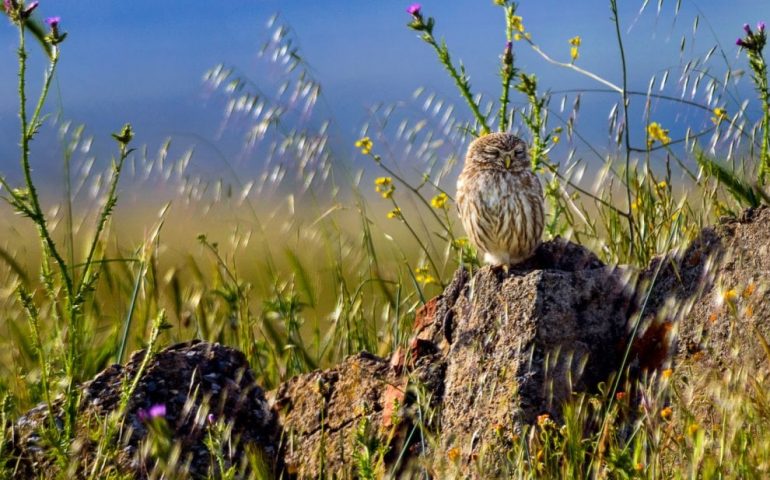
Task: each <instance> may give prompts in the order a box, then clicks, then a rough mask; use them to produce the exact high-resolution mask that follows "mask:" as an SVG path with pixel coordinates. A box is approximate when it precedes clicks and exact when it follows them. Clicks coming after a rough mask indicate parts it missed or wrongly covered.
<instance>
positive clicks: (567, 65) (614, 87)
mask: <svg viewBox="0 0 770 480" xmlns="http://www.w3.org/2000/svg"><path fill="white" fill-rule="evenodd" d="M527 41H528V42H529V45H530V46H531V47H532V50H534V51H535V52H536V53H537V54H538V55H540V56H541V57H543V60H545V61H546V62H548V63H550V64H552V65H557V66H559V67H564V68H569V69H570V70H574V71H576V72H577V73H579V74H581V75H584V76H586V77H588V78H590V79H592V80H595V81H597V82H599V83H601V84H602V85H605V86H607V87H609V88H611V89H612V90H614V91H615V92H617V93H620V94H623V92H624V91H625V89H623V88H621V87H619V86H617V85H615V84H614V83H612V82H610V81H609V80H606V79H604V78H602V77H600V76H599V75H596V74H595V73H592V72H589V71H588V70H584V69H582V68H580V67H578V66H577V65H575V64H574V63H565V62H560V61H558V60H554V59H553V58H551V57H549V56H548V54H547V53H545V52H544V51H543V50H541V49H540V47H538V46H537V45H536V44H535V43H534V42H532V41H531V40H527ZM624 63H625V60H624Z"/></svg>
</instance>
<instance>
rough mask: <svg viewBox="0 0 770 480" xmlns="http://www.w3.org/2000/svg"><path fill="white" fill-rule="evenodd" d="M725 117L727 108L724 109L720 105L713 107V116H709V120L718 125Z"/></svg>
mask: <svg viewBox="0 0 770 480" xmlns="http://www.w3.org/2000/svg"><path fill="white" fill-rule="evenodd" d="M726 118H727V110H725V109H724V108H722V107H717V108H715V109H714V116H713V117H711V121H712V122H714V125H719V124H720V123H722V120H724V119H726Z"/></svg>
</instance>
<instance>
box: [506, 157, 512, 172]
mask: <svg viewBox="0 0 770 480" xmlns="http://www.w3.org/2000/svg"><path fill="white" fill-rule="evenodd" d="M505 168H506V169H510V168H511V156H510V155H506V156H505Z"/></svg>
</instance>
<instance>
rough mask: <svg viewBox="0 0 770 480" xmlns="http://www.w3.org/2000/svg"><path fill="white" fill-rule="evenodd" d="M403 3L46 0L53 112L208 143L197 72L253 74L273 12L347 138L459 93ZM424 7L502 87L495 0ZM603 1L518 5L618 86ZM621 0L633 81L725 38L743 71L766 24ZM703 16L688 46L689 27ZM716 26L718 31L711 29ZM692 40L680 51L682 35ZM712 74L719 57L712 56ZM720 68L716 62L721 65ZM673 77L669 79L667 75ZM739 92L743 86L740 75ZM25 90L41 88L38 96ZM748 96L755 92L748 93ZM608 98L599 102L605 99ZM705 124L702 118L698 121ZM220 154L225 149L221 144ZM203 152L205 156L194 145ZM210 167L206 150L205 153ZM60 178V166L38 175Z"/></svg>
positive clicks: (756, 7)
mask: <svg viewBox="0 0 770 480" xmlns="http://www.w3.org/2000/svg"><path fill="white" fill-rule="evenodd" d="M407 3H409V2H394V1H392V0H387V1H372V0H368V1H361V2H352V1H340V0H324V1H316V0H313V1H309V0H302V1H291V0H283V1H278V0H251V1H245V0H242V1H234V2H210V1H208V2H204V1H200V0H185V1H184V2H158V1H149V0H132V1H130V2H125V1H123V2H118V1H109V0H98V1H97V0H77V1H65V0H42V1H41V4H40V7H39V9H38V11H39V15H40V18H43V17H45V16H49V15H59V16H61V17H62V23H61V26H62V29H63V30H65V31H67V32H69V37H68V38H67V40H66V41H65V43H64V44H63V52H62V60H61V67H60V71H59V77H58V83H57V85H56V90H55V91H54V92H53V95H52V97H51V101H50V102H49V105H48V111H49V112H51V113H60V114H61V115H62V116H63V117H64V118H67V119H70V120H72V121H73V122H75V123H85V124H86V125H87V128H88V130H89V131H90V132H91V133H92V134H94V135H95V136H96V140H95V145H96V146H97V147H96V150H95V151H97V152H99V151H100V150H99V146H100V145H105V146H106V148H107V147H110V141H109V139H108V138H105V137H108V133H109V132H111V131H114V130H117V129H118V128H119V127H120V125H122V123H123V122H125V121H131V122H132V123H133V125H134V128H135V130H136V132H137V140H138V141H139V142H140V143H146V144H149V145H151V146H157V145H158V144H159V143H160V142H161V140H162V139H163V138H164V137H166V136H169V135H171V136H175V137H177V138H179V140H178V141H179V143H184V142H186V141H189V142H192V141H193V140H191V138H192V136H193V135H195V136H199V137H203V138H206V139H207V140H210V141H212V142H217V141H219V140H217V136H216V130H217V126H218V125H219V122H220V120H221V102H216V101H213V100H212V99H211V97H209V96H207V95H205V93H204V89H203V87H202V82H201V78H202V75H203V73H204V71H205V70H207V69H208V68H210V67H212V66H214V65H216V64H218V63H221V62H223V63H225V64H228V65H234V66H237V67H238V68H239V69H240V71H242V72H244V73H245V74H246V75H248V76H250V77H251V78H252V79H254V80H255V81H257V82H259V81H260V79H261V78H262V75H263V73H264V72H261V71H260V63H259V61H258V60H257V52H258V50H259V48H260V46H261V45H262V43H263V42H264V41H265V39H266V37H267V35H268V31H267V29H266V27H265V24H266V22H267V19H268V18H269V17H270V16H271V15H272V14H273V13H276V12H280V14H281V18H282V19H283V21H284V22H286V23H288V24H289V25H291V27H292V28H293V30H294V35H295V36H296V38H297V39H298V41H299V45H300V48H301V53H302V54H303V55H304V57H305V58H306V59H307V61H308V62H309V63H310V65H311V66H312V67H313V71H314V73H315V74H316V78H317V79H318V80H319V81H320V82H321V83H322V85H323V87H324V92H325V99H326V102H327V105H329V108H330V109H331V112H329V115H330V116H331V117H333V119H334V121H335V122H336V131H337V132H339V134H340V136H341V137H342V138H339V139H337V140H338V141H340V142H343V143H344V142H349V141H352V139H354V138H355V137H356V135H357V132H358V131H359V129H360V127H361V124H362V123H363V122H364V120H365V119H366V108H367V107H368V106H371V105H373V104H375V103H377V102H381V101H382V102H394V101H400V100H407V99H408V98H409V97H410V95H411V93H412V92H413V91H414V90H415V89H416V88H417V87H419V86H425V87H427V88H428V89H430V90H433V91H436V92H438V93H439V94H441V95H443V96H444V97H446V98H448V99H451V100H456V103H457V105H458V107H459V108H458V109H457V112H458V114H459V115H466V114H467V111H466V109H465V108H464V107H463V105H461V104H460V102H459V99H458V97H457V94H456V91H455V90H454V88H453V85H452V83H451V81H450V80H449V79H448V78H447V77H446V75H445V74H444V72H443V70H442V68H441V66H440V65H439V64H438V62H437V60H436V58H435V56H434V54H433V52H431V51H430V50H429V48H428V47H427V45H425V44H424V43H422V42H421V41H419V40H418V39H417V38H416V35H415V33H414V32H412V31H410V30H409V29H407V28H406V27H405V24H406V23H407V21H408V20H409V18H408V15H407V14H406V13H405V8H406V6H407ZM422 3H423V9H424V11H425V12H426V13H427V14H428V15H431V16H434V17H436V19H437V22H438V24H437V28H436V35H437V36H440V37H445V38H446V40H447V42H448V43H449V45H450V47H451V50H452V53H453V56H454V58H455V59H458V60H459V59H461V60H462V61H463V62H464V64H465V65H466V67H467V69H468V71H469V72H470V73H471V76H472V83H473V86H474V88H475V89H476V90H477V91H483V92H486V93H487V94H489V95H491V96H493V97H494V96H496V95H497V94H498V87H497V85H498V79H497V76H496V75H497V68H498V62H499V60H498V55H499V54H500V51H501V48H502V45H503V42H504V38H503V33H502V16H501V14H500V11H499V8H497V7H494V6H493V5H492V2H491V0H489V1H487V0H484V1H481V0H452V1H446V0H443V1H440V0H428V1H424V2H422ZM608 3H609V2H607V1H604V0H582V1H574V0H573V1H565V0H540V1H530V0H525V1H522V2H520V7H519V13H520V14H521V15H522V16H523V17H524V23H525V25H526V26H527V28H528V29H529V30H530V31H532V32H533V35H534V36H535V37H534V38H535V41H536V42H537V43H538V44H539V45H541V46H542V48H543V49H544V50H545V51H547V52H549V53H550V54H552V55H553V56H554V57H557V58H560V59H562V60H566V59H568V55H569V45H568V44H567V40H568V39H569V38H570V37H572V36H574V35H581V36H582V38H583V47H582V48H581V58H580V59H579V62H578V63H579V64H580V65H581V66H582V67H584V68H586V69H588V70H591V71H594V72H596V73H597V74H600V75H603V76H606V77H607V78H608V79H610V80H611V81H613V82H619V81H620V74H619V60H618V55H617V46H616V43H615V39H614V27H613V25H612V23H611V22H610V20H609V18H610V11H609V6H608ZM620 3H621V4H622V11H621V15H622V23H623V28H624V38H625V40H626V46H627V49H628V51H627V55H628V58H629V59H630V60H629V63H630V65H629V70H630V74H631V78H632V81H631V85H630V86H631V87H632V88H637V89H641V90H645V89H646V88H647V83H648V81H649V79H650V77H651V75H654V74H659V73H660V72H661V71H662V70H663V69H664V68H667V67H672V66H675V65H679V64H681V63H682V62H683V59H684V61H686V60H687V59H689V58H693V57H696V56H699V55H702V54H704V53H705V52H706V51H707V50H708V49H709V48H711V47H712V46H713V45H715V44H716V43H717V42H720V43H721V44H722V46H723V47H724V49H725V52H726V56H727V60H728V61H729V62H730V63H731V64H732V65H733V66H745V61H744V60H743V59H742V58H740V57H739V56H738V55H737V54H736V52H737V50H736V48H735V46H734V41H735V38H736V37H737V36H738V35H739V34H740V33H741V26H742V24H743V23H745V22H750V23H752V24H754V23H756V21H757V20H762V19H766V20H770V6H768V2H767V0H737V1H731V2H725V1H722V0H708V1H705V0H701V1H694V0H684V1H683V2H682V11H681V12H680V14H679V16H678V17H677V18H676V20H674V18H673V10H674V8H675V4H676V2H675V1H674V0H666V1H665V2H664V3H663V11H662V12H661V13H660V15H657V12H656V5H655V3H656V2H651V3H652V5H650V6H649V7H648V9H647V11H645V12H644V13H643V14H641V15H640V14H639V13H638V12H639V8H640V6H641V4H642V2H641V0H638V1H631V0H626V1H622V2H620ZM699 12H700V13H701V14H702V15H703V16H702V17H701V20H700V26H699V32H698V35H697V36H696V39H697V40H696V41H695V42H694V43H693V42H692V36H691V35H690V32H691V31H692V27H693V21H694V18H695V16H696V15H698V14H699ZM710 28H713V30H714V33H712V32H711V31H710V30H709V29H710ZM683 34H684V35H685V37H686V38H687V44H686V48H685V53H684V55H682V56H680V53H679V45H680V39H681V37H682V35H683ZM516 47H517V50H516V53H517V66H518V67H519V68H521V69H523V70H525V71H529V72H534V73H537V74H538V76H539V78H540V84H541V86H543V88H549V89H552V90H562V89H572V88H587V87H592V86H595V84H593V83H592V82H591V81H589V80H587V79H585V78H583V77H580V76H579V75H576V74H574V73H572V72H569V71H565V70H564V69H560V68H557V67H553V66H550V65H548V64H547V63H545V62H544V61H543V60H542V59H540V58H539V57H537V56H536V55H534V54H533V53H532V52H531V51H530V50H529V48H527V47H525V46H524V45H523V44H517V46H516ZM15 48H16V32H15V30H14V29H13V28H12V26H11V25H10V24H9V23H7V22H0V91H3V92H5V93H4V94H2V95H0V169H1V170H2V171H3V172H6V173H8V174H10V175H11V177H13V176H14V171H15V169H16V168H17V167H16V158H17V153H16V151H15V147H14V146H15V144H16V143H17V141H18V139H17V134H16V133H15V132H16V130H15V127H16V122H17V120H16V108H17V107H16V102H17V99H16V95H15V92H16V86H15V82H16V60H15ZM33 57H34V59H33V60H34V61H33V62H32V65H31V69H30V77H31V78H32V79H33V80H34V81H37V82H39V78H40V77H41V76H42V75H41V73H40V72H41V67H42V63H41V58H40V55H34V56H33ZM712 65H713V69H714V70H713V71H714V72H715V73H716V72H718V71H719V62H713V61H712ZM722 71H724V68H723V66H722ZM671 77H672V79H675V78H676V75H675V74H672V75H671ZM743 83H744V85H743V86H742V87H741V88H745V89H748V88H750V85H749V84H748V83H747V82H743ZM33 91H36V89H35V90H33ZM746 91H747V92H749V91H750V90H746ZM605 97H606V96H605ZM583 105H584V109H585V110H584V116H585V115H594V116H596V118H598V119H600V121H599V122H598V123H599V125H597V126H596V128H592V127H591V125H590V124H586V123H585V120H584V123H583V127H584V128H587V129H588V130H589V131H590V130H596V131H597V138H606V128H605V127H604V125H605V123H606V115H607V110H608V106H609V103H608V99H607V98H603V97H602V96H601V95H595V96H588V97H586V98H584V99H583ZM660 115H661V116H663V117H664V118H671V119H672V121H675V120H676V118H681V115H682V112H678V111H676V108H674V109H672V108H665V107H660ZM704 121H707V119H706V118H705V117H704ZM48 130H49V131H48V132H43V135H42V136H41V139H40V140H39V141H38V142H37V143H36V145H35V147H36V148H37V150H36V151H35V152H36V155H37V156H36V157H35V158H36V161H37V162H39V163H38V164H39V165H41V164H42V165H58V164H59V163H60V154H59V153H58V147H57V144H56V142H55V141H54V140H53V139H54V136H53V135H52V133H51V132H52V131H53V129H52V128H49V129H48ZM223 148H224V150H225V151H226V152H227V151H232V150H228V149H229V148H230V146H228V145H224V146H223ZM202 155H203V156H204V157H205V151H204V152H203V153H202ZM204 161H205V158H204ZM47 170H48V171H50V172H55V171H56V168H52V169H47Z"/></svg>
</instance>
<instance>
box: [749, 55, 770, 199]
mask: <svg viewBox="0 0 770 480" xmlns="http://www.w3.org/2000/svg"><path fill="white" fill-rule="evenodd" d="M753 60H754V61H752V65H751V66H752V68H753V70H754V82H755V83H756V84H757V90H759V98H760V101H761V102H762V147H761V150H760V154H759V184H760V185H765V182H766V176H767V174H769V173H770V88H768V83H767V63H765V59H764V57H763V56H762V54H761V52H760V53H757V54H756V59H753Z"/></svg>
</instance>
